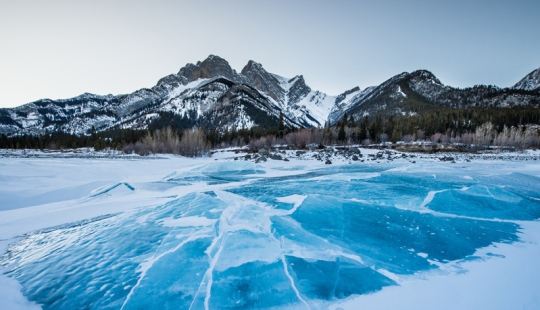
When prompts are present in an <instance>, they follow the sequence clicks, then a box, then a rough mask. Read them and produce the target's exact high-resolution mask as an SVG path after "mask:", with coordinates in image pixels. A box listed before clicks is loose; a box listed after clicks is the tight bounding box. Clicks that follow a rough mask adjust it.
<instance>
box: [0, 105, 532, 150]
mask: <svg viewBox="0 0 540 310" xmlns="http://www.w3.org/2000/svg"><path fill="white" fill-rule="evenodd" d="M539 124H540V110H539V109H535V108H492V109H480V108H477V109H474V108H473V109H453V108H439V109H437V110H432V111H426V112H422V113H421V114H417V115H409V116H393V115H390V116H386V117H385V116H381V115H379V114H377V115H374V116H365V117H363V118H358V119H355V118H354V117H353V116H352V115H351V116H348V115H347V114H344V115H343V117H342V119H341V120H340V121H339V122H337V123H336V124H333V125H331V124H328V123H327V124H325V126H324V127H322V128H289V127H286V126H285V125H284V123H283V115H280V118H279V121H278V123H276V124H265V125H266V126H254V127H252V128H250V129H244V128H225V129H224V130H219V129H217V128H213V127H212V128H204V127H196V126H195V125H194V123H190V124H183V123H180V122H178V121H177V120H174V119H172V118H171V119H170V120H169V121H168V122H166V121H163V120H161V121H160V122H159V124H154V125H151V126H149V127H148V129H146V130H135V129H120V128H113V129H109V130H106V131H102V132H96V130H95V129H94V128H92V131H91V132H90V133H89V134H88V135H80V136H77V135H70V134H66V133H62V132H51V133H49V132H46V133H45V134H42V135H36V136H28V135H20V136H13V137H6V136H5V135H1V136H0V148H4V149H5V148H10V149H74V148H80V147H93V148H94V149H95V150H96V151H99V150H103V149H106V148H111V149H117V150H123V151H124V152H126V153H132V152H135V153H137V154H141V155H147V154H151V153H153V154H156V153H173V154H180V155H184V156H191V157H193V156H202V155H205V154H207V153H208V152H209V151H210V150H212V149H218V148H225V147H244V146H247V147H248V148H249V149H250V150H258V149H261V148H269V147H273V146H276V145H281V146H288V147H294V148H306V147H309V146H318V147H323V146H324V145H352V144H354V145H359V144H361V145H366V146H367V145H379V144H385V145H392V144H396V143H397V144H403V143H405V144H407V143H417V142H422V143H433V144H437V143H442V144H458V145H462V146H465V148H466V149H469V150H473V149H474V150H478V149H486V148H489V147H491V146H499V147H501V148H505V149H512V150H514V149H518V150H522V149H525V148H537V147H540V135H539V134H540V126H539ZM186 128H187V129H186Z"/></svg>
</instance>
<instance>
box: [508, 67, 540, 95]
mask: <svg viewBox="0 0 540 310" xmlns="http://www.w3.org/2000/svg"><path fill="white" fill-rule="evenodd" d="M512 88H513V89H519V90H533V91H540V68H538V69H536V70H534V71H532V72H531V73H529V74H527V75H526V76H525V77H524V78H522V79H521V80H520V81H519V82H517V83H516V85H514V86H513V87H512Z"/></svg>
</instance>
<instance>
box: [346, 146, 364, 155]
mask: <svg viewBox="0 0 540 310" xmlns="http://www.w3.org/2000/svg"><path fill="white" fill-rule="evenodd" d="M349 152H350V153H353V154H361V153H362V152H360V149H359V148H357V147H351V148H349Z"/></svg>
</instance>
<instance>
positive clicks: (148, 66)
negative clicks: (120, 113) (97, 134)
mask: <svg viewBox="0 0 540 310" xmlns="http://www.w3.org/2000/svg"><path fill="white" fill-rule="evenodd" d="M539 16H540V1H538V0H532V1H528V0H523V1H522V0H515V1H499V0H491V1H474V0H469V1H462V0H453V1H415V0H411V1H402V0H392V1H385V0H380V1H363V0H357V1H344V0H335V1H318V0H311V1H301V0H288V1H281V0H272V1H267V0H251V1H236V0H229V1H217V0H216V1H204V0H200V1H159V0H156V1H137V0H131V1H101V0H93V1H56V0H49V1H26V0H20V1H15V0H13V1H8V0H0V107H14V106H19V105H22V104H25V103H28V102H31V101H35V100H38V99H42V98H50V99H62V98H70V97H74V96H77V95H80V94H82V93H85V92H90V93H95V94H100V95H106V94H115V95H116V94H125V93H131V92H133V91H135V90H137V89H140V88H143V87H146V88H149V87H152V86H154V85H155V84H156V82H157V81H158V80H159V79H160V78H162V77H164V76H166V75H168V74H171V73H177V72H178V70H179V69H180V68H181V67H183V66H184V65H186V64H187V63H196V62H197V61H199V60H201V61H202V60H204V59H205V58H206V57H208V55H210V54H213V55H218V56H220V57H222V58H224V59H226V60H227V61H228V62H229V63H230V65H231V67H232V68H233V69H236V70H237V71H240V70H242V68H243V67H244V66H245V64H246V63H247V62H248V61H249V60H254V61H256V62H259V63H261V64H262V65H263V67H264V68H265V69H266V70H267V71H269V72H272V73H275V74H279V75H281V76H284V77H294V76H295V75H299V74H302V75H303V76H304V78H305V80H306V83H307V84H308V85H309V86H310V87H311V88H312V89H316V90H320V91H323V92H326V93H328V94H331V95H337V94H339V93H342V92H343V91H345V90H347V89H350V88H353V87H355V86H359V87H360V88H362V89H363V88H366V87H368V86H372V85H378V84H380V83H382V82H384V81H385V80H387V79H389V78H391V77H392V76H394V75H396V74H399V73H401V72H404V71H407V72H411V71H414V70H418V69H427V70H429V71H431V72H433V73H434V74H435V75H436V76H437V77H438V78H439V79H440V80H441V81H442V82H443V83H444V84H446V85H450V86H454V87H467V86H473V85H476V84H490V85H497V86H500V87H509V86H512V85H513V84H515V83H516V82H518V81H519V80H520V79H521V78H523V77H524V76H525V75H527V74H528V73H529V72H531V71H533V70H534V69H537V68H539V67H540V52H539V51H540V31H539V29H540V18H539Z"/></svg>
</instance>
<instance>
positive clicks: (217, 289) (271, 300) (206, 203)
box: [0, 162, 540, 309]
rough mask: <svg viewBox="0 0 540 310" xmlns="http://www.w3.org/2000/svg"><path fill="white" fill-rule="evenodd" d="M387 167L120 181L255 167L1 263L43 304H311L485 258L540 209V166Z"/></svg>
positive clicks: (37, 236)
mask: <svg viewBox="0 0 540 310" xmlns="http://www.w3.org/2000/svg"><path fill="white" fill-rule="evenodd" d="M389 168H392V166H384V165H379V166H367V165H366V166H362V165H350V166H341V167H330V168H324V169H319V170H316V171H312V172H309V173H306V174H301V175H295V176H285V177H277V178H271V177H264V171H262V169H260V167H258V166H257V165H254V164H252V163H247V162H225V163H213V164H210V165H205V166H200V167H197V168H196V169H193V170H191V171H187V172H173V173H171V174H170V175H168V176H166V177H165V178H164V179H163V180H162V181H160V182H155V183H140V184H126V183H118V184H114V185H112V186H108V187H104V188H101V189H98V190H96V191H94V192H93V194H92V195H93V196H94V197H100V196H102V195H120V194H127V193H129V192H132V191H134V190H137V189H139V188H143V189H145V190H148V191H152V190H153V191H158V192H159V191H162V190H164V189H167V188H170V187H174V186H181V185H182V184H189V183H193V182H205V183H207V184H218V183H231V182H235V181H240V180H249V179H252V182H250V183H249V184H247V185H246V184H244V185H242V186H239V187H233V188H230V189H228V190H227V191H218V190H216V191H208V192H198V193H191V194H187V195H185V196H183V197H180V198H175V199H172V200H170V201H169V202H167V203H165V204H162V205H158V206H155V207H151V208H142V209H138V210H135V211H129V212H124V213H119V214H112V215H109V216H104V217H100V218H96V219H93V220H87V221H83V222H79V223H72V224H69V225H64V226H61V227H53V228H50V229H47V230H44V231H38V232H33V233H30V234H27V235H25V236H22V237H21V239H20V241H18V242H17V243H15V244H13V245H12V246H11V247H10V248H9V250H8V251H7V252H6V253H5V254H4V255H3V256H1V258H0V263H1V264H2V265H3V266H5V267H6V268H7V269H8V270H9V273H8V275H9V276H11V277H14V278H15V279H16V280H18V281H19V282H20V283H21V284H22V286H23V294H24V295H25V296H26V297H27V298H28V299H29V300H31V301H34V302H36V303H38V304H41V305H42V306H43V308H45V309H86V308H88V309H90V308H92V309H150V308H157V309H252V308H261V309H265V308H266V309H270V308H291V309H307V308H317V307H320V306H321V305H324V303H327V302H334V301H336V300H340V299H344V298H348V297H349V296H354V295H361V294H366V293H372V292H376V291H378V290H381V289H382V288H383V287H385V286H391V285H397V282H396V279H398V278H399V277H400V276H404V275H411V274H416V273H421V272H424V271H427V270H432V269H437V268H440V266H441V264H442V265H444V264H450V263H452V262H456V261H461V260H471V259H475V256H474V254H475V252H476V251H477V250H478V249H481V248H484V247H487V246H489V245H491V244H493V243H512V242H516V241H519V231H520V226H519V224H518V223H516V222H512V221H513V220H535V219H538V218H539V217H540V201H538V200H537V199H535V198H538V197H537V196H538V193H540V185H539V183H540V182H538V179H537V178H535V177H532V176H527V175H524V174H517V173H516V174H511V175H507V176H504V177H493V176H489V177H488V176H483V175H473V176H472V177H469V178H463V177H461V176H460V175H458V174H455V173H454V174H451V173H448V174H437V175H435V176H434V175H433V173H415V174H412V173H404V172H399V171H395V170H390V169H389ZM469 173H470V172H469ZM261 176H263V177H261ZM501 220H504V221H501ZM490 255H498V254H496V253H495V254H493V253H490Z"/></svg>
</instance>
